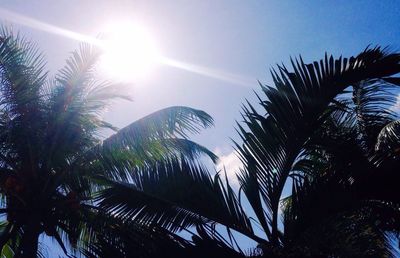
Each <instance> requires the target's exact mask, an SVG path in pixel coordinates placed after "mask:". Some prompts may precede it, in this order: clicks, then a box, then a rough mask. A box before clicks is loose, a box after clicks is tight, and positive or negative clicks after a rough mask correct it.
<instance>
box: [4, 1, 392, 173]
mask: <svg viewBox="0 0 400 258" xmlns="http://www.w3.org/2000/svg"><path fill="white" fill-rule="evenodd" d="M0 8H1V9H6V10H9V11H12V12H15V13H18V14H20V15H23V16H26V17H30V18H33V19H36V20H39V21H41V22H44V23H47V24H50V25H54V26H57V27H60V28H64V29H67V30H70V31H74V32H77V33H80V34H83V35H88V36H96V35H98V34H99V33H101V32H102V30H103V29H104V27H105V26H106V24H107V23H110V22H119V21H127V20H129V21H132V22H133V23H135V24H140V25H141V26H143V27H145V28H146V29H147V30H148V32H149V33H151V35H152V36H153V38H154V39H155V40H156V42H157V45H158V46H159V48H160V51H161V52H162V53H163V55H165V56H167V57H168V58H171V59H173V60H177V61H180V62H184V63H188V64H190V65H192V66H194V67H202V68H204V69H206V70H207V71H212V72H213V73H214V75H215V74H219V75H221V76H207V75H204V74H203V75H202V74H198V73H193V72H190V71H186V70H183V69H179V68H176V67H171V66H166V65H160V66H158V67H156V68H155V69H154V70H153V71H151V73H150V74H148V76H147V77H146V78H142V79H140V80H139V81H135V82H134V83H133V84H132V86H131V88H130V90H129V94H131V95H132V96H133V99H134V101H133V102H123V101H121V102H117V103H115V105H114V106H113V107H112V108H110V110H109V111H108V113H106V114H105V118H106V119H107V120H108V121H109V122H111V123H113V124H115V125H116V126H118V127H123V126H125V125H128V124H129V123H131V122H133V121H135V120H136V119H139V118H140V117H143V116H144V115H147V114H149V113H151V112H154V111H156V110H159V109H161V108H165V107H168V106H175V105H184V106H190V107H194V108H197V109H202V110H204V111H206V112H208V113H209V114H210V115H211V116H213V118H214V120H215V126H214V127H213V128H211V129H207V130H204V131H203V132H201V134H200V135H198V136H194V137H193V139H194V140H196V141H197V142H199V143H201V144H202V145H204V146H206V147H208V148H209V149H210V150H213V151H215V152H216V153H217V154H218V155H220V157H221V161H222V164H223V165H225V167H226V168H227V170H228V172H229V173H231V174H233V171H234V170H235V168H237V166H238V165H239V163H238V161H237V159H236V158H235V155H234V154H233V153H232V151H233V149H232V147H231V146H232V141H231V138H232V139H236V140H238V136H237V134H236V132H235V123H236V121H240V120H241V118H240V108H241V105H242V103H243V102H244V101H245V99H246V98H247V99H249V100H250V101H251V102H255V101H256V99H255V97H254V93H253V91H256V92H259V86H258V81H260V82H261V83H267V84H268V83H270V82H271V76H270V75H269V69H270V68H271V67H272V66H274V65H276V64H278V63H279V64H280V63H282V62H283V63H286V64H288V63H289V58H290V56H297V55H299V54H301V55H302V56H303V58H304V59H305V61H313V60H317V59H319V58H322V57H323V55H324V53H325V51H326V52H328V53H332V54H334V55H341V54H343V55H344V56H349V55H356V54H357V53H359V52H360V51H362V50H363V49H364V48H365V47H367V46H368V45H372V46H374V45H382V46H390V47H391V48H392V49H393V50H399V47H400V44H399V39H400V15H399V13H400V2H399V1H389V0H386V1H384V0H381V1H368V0H359V1H349V0H343V1H342V0H336V1H317V0H315V1H312V0H309V1H296V0H291V1H289V0H287V1H282V0H277V1H275V0H265V1H235V0H230V1H223V0H219V1H213V0H202V1H190V0H185V1H184V0H182V1H178V0H176V1H169V0H159V1H156V0H143V1H122V0H113V1H102V0H96V1H89V0H79V1H78V0H69V1H54V0H47V1H46V0H42V1H40V0H35V1H23V0H3V1H1V2H0ZM0 15H1V12H0ZM0 20H3V21H4V20H7V16H5V15H1V16H0ZM5 22H6V23H7V24H12V26H13V28H14V29H16V30H18V31H20V32H21V33H22V34H23V35H25V36H26V37H27V38H29V39H31V40H32V41H34V42H36V43H37V44H38V46H39V48H40V49H41V50H42V51H43V53H44V54H45V56H46V59H47V61H48V69H49V70H50V71H51V72H52V73H55V72H56V71H57V70H58V69H60V68H61V67H62V66H63V64H64V61H65V59H66V58H67V57H68V56H69V54H70V52H71V51H72V50H74V49H76V48H77V47H78V45H79V42H77V41H76V40H74V39H70V38H68V37H64V36H61V35H57V34H52V33H49V32H46V31H41V30H38V29H34V28H31V27H29V26H25V25H21V24H18V23H16V22H15V21H5ZM216 77H217V78H216ZM221 77H224V78H225V79H223V78H221ZM222 164H219V165H218V168H221V167H222Z"/></svg>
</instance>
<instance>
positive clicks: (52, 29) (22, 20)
mask: <svg viewBox="0 0 400 258" xmlns="http://www.w3.org/2000/svg"><path fill="white" fill-rule="evenodd" d="M0 16H2V18H3V19H4V20H7V21H10V22H13V23H17V24H20V25H23V26H26V27H30V28H33V29H37V30H41V31H45V32H49V33H52V34H55V35H59V36H63V37H66V38H70V39H73V40H77V41H79V42H86V43H90V44H93V45H96V46H99V47H102V48H105V49H107V48H108V49H109V50H110V48H111V46H109V45H107V44H109V43H107V41H104V40H101V39H98V38H95V37H91V36H88V35H84V34H81V33H77V32H74V31H71V30H67V29H64V28H61V27H59V26H55V25H52V24H48V23H45V22H42V21H40V20H37V19H33V18H31V17H27V16H24V15H21V14H18V13H15V12H12V11H9V10H7V9H4V8H0ZM139 34H140V33H139ZM132 38H135V37H131V39H130V40H128V42H129V41H132ZM136 38H137V37H136ZM122 40H123V39H122ZM125 40H126V39H125ZM146 42H147V43H148V42H151V41H145V42H144V43H143V42H142V43H140V44H141V45H142V47H143V46H145V48H144V49H145V51H147V54H146V55H147V58H149V60H147V61H145V60H143V58H144V57H143V53H142V52H141V51H140V50H135V51H134V52H136V55H138V56H139V59H141V60H142V61H145V62H144V64H143V66H146V65H149V64H146V62H149V63H151V64H154V63H160V64H163V65H167V66H171V67H175V68H178V69H182V70H185V71H188V72H192V73H196V74H200V75H203V76H207V77H210V78H214V79H218V80H221V81H225V82H229V83H232V84H236V85H240V86H245V87H250V86H252V85H254V83H255V82H256V81H255V80H253V79H251V78H247V77H243V76H241V75H236V74H232V73H229V72H225V71H221V70H218V69H213V68H209V67H205V66H201V65H196V64H191V63H187V62H182V61H179V60H176V59H172V58H168V57H166V56H161V55H160V54H159V53H157V51H155V50H154V49H153V50H149V45H146ZM131 43H133V42H131ZM112 44H114V45H115V47H116V50H110V51H111V52H115V54H116V57H115V58H111V57H110V56H109V57H108V58H110V59H111V60H113V61H110V62H111V64H112V65H111V66H112V67H114V68H116V67H119V69H123V70H125V69H126V67H125V66H126V65H135V66H138V65H137V63H136V64H135V63H134V62H135V60H134V59H132V60H131V61H132V62H133V64H132V63H131V64H129V62H130V61H129V62H127V61H123V62H121V63H120V64H118V62H117V60H118V56H121V55H123V51H121V49H120V46H118V45H125V47H126V45H127V44H126V42H125V43H124V42H122V43H116V42H115V41H114V43H112ZM151 44H153V43H151ZM151 44H150V45H151ZM125 47H124V48H125ZM150 48H153V47H151V46H150ZM146 49H147V50H146ZM151 51H154V52H153V53H152V54H151ZM106 52H107V51H106ZM149 52H150V54H149ZM114 68H113V69H114ZM125 72H126V71H125ZM125 72H123V73H125Z"/></svg>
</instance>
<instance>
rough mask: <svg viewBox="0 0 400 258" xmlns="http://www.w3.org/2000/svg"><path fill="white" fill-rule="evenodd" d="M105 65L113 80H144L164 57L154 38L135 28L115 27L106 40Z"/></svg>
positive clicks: (111, 28) (110, 27)
mask: <svg viewBox="0 0 400 258" xmlns="http://www.w3.org/2000/svg"><path fill="white" fill-rule="evenodd" d="M103 38H104V40H103V44H102V47H103V48H104V54H103V57H102V61H101V65H102V67H103V69H104V70H105V71H106V72H107V73H109V75H110V76H112V77H115V78H117V79H119V80H122V81H131V80H136V79H141V78H143V77H145V76H147V75H148V74H149V72H150V71H151V70H152V69H153V68H154V67H155V65H156V64H157V63H159V62H160V59H161V58H160V53H159V51H158V48H157V46H156V44H155V41H154V40H153V38H152V37H151V35H150V34H149V33H148V32H147V31H146V30H145V29H144V28H141V27H138V26H135V25H133V24H129V23H123V24H113V25H109V26H108V27H106V30H105V33H104V36H103Z"/></svg>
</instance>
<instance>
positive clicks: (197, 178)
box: [99, 159, 255, 237]
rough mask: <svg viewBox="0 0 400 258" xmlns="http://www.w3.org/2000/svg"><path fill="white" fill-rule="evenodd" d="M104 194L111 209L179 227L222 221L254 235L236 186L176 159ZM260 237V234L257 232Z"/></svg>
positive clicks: (102, 199)
mask: <svg viewBox="0 0 400 258" xmlns="http://www.w3.org/2000/svg"><path fill="white" fill-rule="evenodd" d="M111 185H112V187H110V188H108V189H105V190H104V191H102V192H101V193H100V195H99V206H100V207H101V208H103V209H106V210H108V211H109V212H110V213H111V214H113V215H115V216H117V217H121V218H124V219H125V220H132V219H133V220H134V221H137V222H139V223H144V224H149V225H153V224H157V225H160V226H163V227H165V228H167V229H169V230H172V231H177V230H182V229H184V228H187V227H190V226H192V225H201V224H203V223H208V222H217V223H221V224H223V225H225V226H228V227H230V228H232V229H235V230H237V231H239V232H241V233H245V234H246V235H249V236H250V237H251V236H253V235H254V233H253V230H252V228H251V224H250V221H249V219H248V218H247V217H246V215H245V214H244V211H243V208H242V207H241V206H240V204H239V202H238V200H237V198H236V196H235V195H234V193H233V190H232V188H231V187H230V186H229V184H227V185H226V186H224V185H223V183H222V181H221V179H220V177H219V175H218V174H217V175H216V176H215V177H214V179H212V178H211V177H210V175H209V174H208V172H207V171H206V170H205V169H204V168H201V167H200V166H195V165H193V164H190V163H188V162H186V161H185V160H184V159H181V160H177V159H172V160H170V162H169V163H165V162H162V163H160V164H158V165H154V166H149V167H148V168H147V169H143V170H142V171H140V172H138V173H135V174H132V184H124V183H117V182H112V183H111ZM254 237H255V236H254Z"/></svg>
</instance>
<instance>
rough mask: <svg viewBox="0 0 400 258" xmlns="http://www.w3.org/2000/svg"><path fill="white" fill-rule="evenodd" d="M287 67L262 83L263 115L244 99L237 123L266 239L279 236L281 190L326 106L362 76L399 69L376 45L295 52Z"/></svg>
mask: <svg viewBox="0 0 400 258" xmlns="http://www.w3.org/2000/svg"><path fill="white" fill-rule="evenodd" d="M292 69H293V72H290V71H289V70H288V69H287V68H286V67H285V66H278V68H277V70H272V72H271V73H272V77H273V81H274V84H275V87H267V86H265V87H264V86H263V87H262V90H263V93H264V94H265V96H266V98H267V99H266V100H261V99H260V104H261V106H262V107H263V108H264V109H265V111H266V112H267V116H266V117H264V116H262V115H259V114H258V112H257V111H256V110H255V108H254V107H253V106H252V105H251V104H248V105H247V106H248V107H245V108H244V109H243V114H244V124H245V127H246V128H248V129H246V128H245V127H244V126H241V125H239V132H240V135H241V137H242V139H243V141H244V144H243V145H242V146H238V150H239V152H240V153H241V156H242V159H243V160H244V161H246V163H247V161H248V162H249V163H250V162H251V163H253V164H255V168H254V169H252V170H248V172H249V173H253V174H254V176H255V178H257V182H258V184H259V189H260V190H259V191H260V193H259V194H260V195H261V196H262V197H263V200H264V202H265V206H266V208H267V209H268V213H269V215H268V216H269V218H267V219H268V220H269V223H270V226H271V241H273V242H275V243H277V242H278V239H279V232H278V208H279V202H280V198H281V194H282V191H283V188H284V186H285V182H286V180H287V178H288V176H289V173H290V171H291V169H292V166H293V163H294V162H295V160H296V158H297V156H298V155H299V154H300V152H301V150H302V146H303V145H304V144H305V143H306V142H307V140H308V139H309V137H310V136H311V135H312V133H313V132H314V131H315V130H316V129H317V128H318V127H319V126H320V125H321V124H322V123H323V122H324V121H325V119H326V118H327V117H328V116H329V115H330V114H331V112H332V110H331V109H329V107H330V105H331V103H333V101H334V99H335V98H336V97H337V96H338V95H339V94H341V93H343V92H344V90H345V89H346V88H347V87H349V86H351V85H354V84H356V83H359V82H361V81H365V80H373V79H379V78H382V77H387V76H391V75H394V74H396V73H398V72H399V71H400V55H399V54H397V53H394V54H392V53H388V52H387V50H386V49H381V48H380V47H376V48H367V49H366V50H364V51H363V52H362V53H360V54H359V55H357V56H356V57H350V58H342V57H340V58H338V59H334V58H333V57H332V56H330V57H329V58H328V56H327V55H325V58H324V59H323V60H320V61H319V62H314V63H311V64H305V63H304V61H303V60H302V58H301V57H300V58H299V59H295V60H292ZM248 130H249V131H248ZM242 184H247V181H242ZM248 184H253V183H252V182H248Z"/></svg>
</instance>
